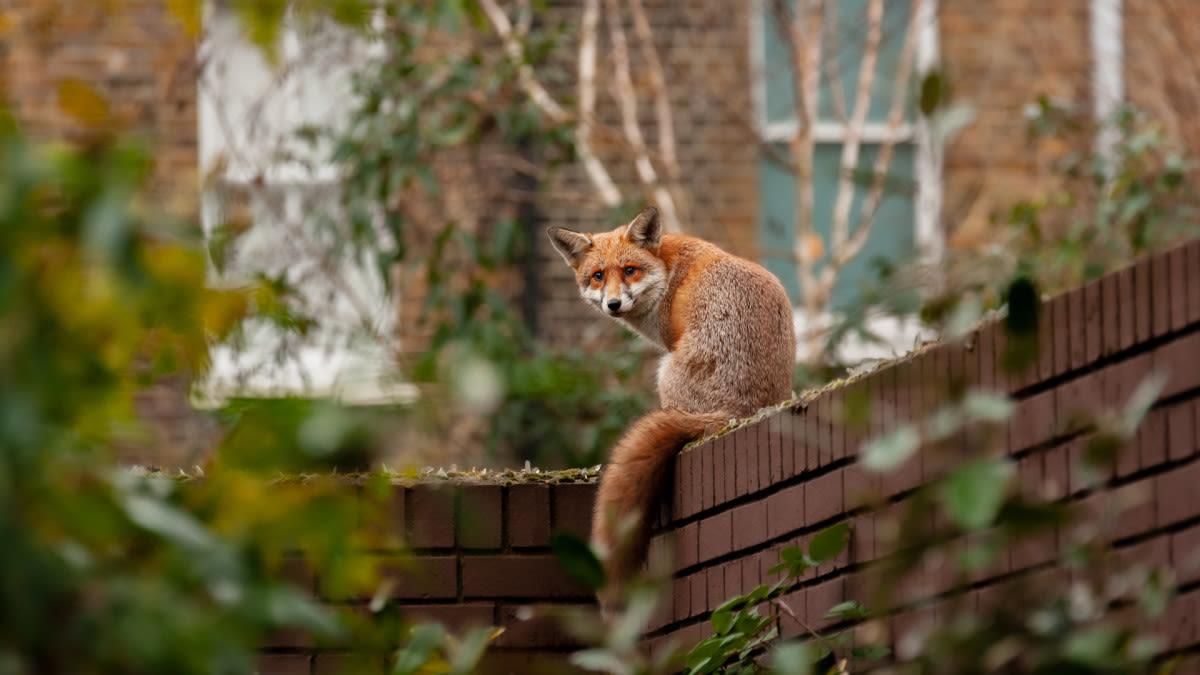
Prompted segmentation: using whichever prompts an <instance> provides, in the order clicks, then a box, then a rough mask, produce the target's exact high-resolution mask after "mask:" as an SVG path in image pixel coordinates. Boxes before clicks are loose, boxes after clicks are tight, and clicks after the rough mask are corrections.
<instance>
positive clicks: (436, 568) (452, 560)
mask: <svg viewBox="0 0 1200 675" xmlns="http://www.w3.org/2000/svg"><path fill="white" fill-rule="evenodd" d="M380 576H382V577H383V578H384V579H385V580H387V581H390V582H391V584H392V585H391V593H390V597H392V598H396V599H400V600H410V599H417V600H432V599H444V598H454V597H457V595H458V559H457V558H456V557H454V556H451V555H439V556H413V557H405V558H397V559H394V560H387V561H384V562H382V563H381V564H380ZM331 597H333V598H334V599H345V598H343V597H338V596H337V595H334V596H331Z"/></svg>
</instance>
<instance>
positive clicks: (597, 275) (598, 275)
mask: <svg viewBox="0 0 1200 675" xmlns="http://www.w3.org/2000/svg"><path fill="white" fill-rule="evenodd" d="M592 281H596V282H600V281H604V270H596V271H595V272H592Z"/></svg>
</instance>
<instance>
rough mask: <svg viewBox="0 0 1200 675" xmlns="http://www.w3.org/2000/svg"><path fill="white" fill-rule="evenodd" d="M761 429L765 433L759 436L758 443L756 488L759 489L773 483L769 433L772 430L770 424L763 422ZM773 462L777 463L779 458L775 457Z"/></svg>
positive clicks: (763, 488) (770, 433)
mask: <svg viewBox="0 0 1200 675" xmlns="http://www.w3.org/2000/svg"><path fill="white" fill-rule="evenodd" d="M763 431H764V432H765V433H764V434H763V435H762V436H760V437H759V444H758V489H759V490H765V489H767V488H768V487H770V486H771V485H774V483H772V482H771V462H772V460H771V435H772V431H773V430H772V429H771V425H770V424H764V425H763ZM775 462H776V463H778V462H779V459H778V458H776V459H775ZM776 471H778V469H776Z"/></svg>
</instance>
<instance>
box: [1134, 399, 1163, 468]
mask: <svg viewBox="0 0 1200 675" xmlns="http://www.w3.org/2000/svg"><path fill="white" fill-rule="evenodd" d="M1137 446H1138V457H1139V460H1140V463H1141V468H1142V469H1143V470H1144V469H1151V468H1154V467H1157V466H1159V465H1160V464H1162V463H1163V462H1165V461H1167V411H1166V410H1163V409H1161V408H1156V409H1154V410H1151V411H1150V412H1149V413H1147V414H1146V417H1145V418H1144V419H1143V420H1142V423H1141V424H1140V425H1139V426H1138V430H1137Z"/></svg>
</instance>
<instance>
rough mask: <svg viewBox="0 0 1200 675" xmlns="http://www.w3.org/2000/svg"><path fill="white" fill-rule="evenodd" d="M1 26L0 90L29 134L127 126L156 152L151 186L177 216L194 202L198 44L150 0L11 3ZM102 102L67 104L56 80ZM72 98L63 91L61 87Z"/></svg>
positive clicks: (191, 210) (50, 135) (56, 135)
mask: <svg viewBox="0 0 1200 675" xmlns="http://www.w3.org/2000/svg"><path fill="white" fill-rule="evenodd" d="M3 11H4V18H5V26H4V29H3V31H2V32H0V72H2V73H3V76H2V78H3V79H2V80H0V96H2V97H3V98H4V100H5V102H6V103H7V105H8V106H9V107H10V108H11V110H12V112H13V113H14V115H15V116H16V118H17V120H18V122H19V123H20V124H21V127H22V129H24V130H25V131H26V132H27V133H30V134H31V135H33V136H35V137H40V138H45V139H58V140H68V141H74V142H86V141H87V139H88V138H89V137H90V136H91V135H92V134H97V133H108V132H132V133H134V134H135V135H137V136H139V137H141V138H143V139H145V141H146V142H148V144H149V146H150V148H151V150H152V153H151V154H152V157H153V159H154V174H153V183H152V189H153V190H154V194H155V196H156V197H158V198H160V199H161V200H162V201H161V202H160V203H161V204H163V205H166V206H168V207H169V208H170V209H171V210H172V211H173V212H174V213H175V214H176V215H184V216H187V217H192V216H193V215H194V214H195V212H196V204H197V185H199V182H198V179H197V173H196V172H197V145H196V144H197V127H196V49H195V43H194V41H193V40H192V38H191V37H189V36H188V35H187V33H186V32H185V31H184V29H183V26H182V25H181V24H180V23H179V22H178V21H177V20H176V19H175V17H174V16H173V15H172V14H171V13H170V11H169V10H168V8H167V4H165V3H162V2H157V1H155V0H124V1H123V2H119V3H100V2H71V1H67V0H42V1H38V0H13V1H11V2H6V3H5V7H4V10H3ZM70 81H74V82H78V83H81V84H83V85H85V86H86V87H87V88H90V89H91V90H92V91H93V92H94V93H95V94H98V95H99V96H100V97H101V99H102V100H103V102H104V104H103V106H101V107H97V108H95V109H93V110H92V112H93V113H95V114H93V115H84V116H79V115H72V114H69V113H68V112H67V111H66V110H64V106H63V105H62V103H63V101H62V99H63V83H64V82H70ZM66 95H67V96H70V94H69V93H68V94H66Z"/></svg>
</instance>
